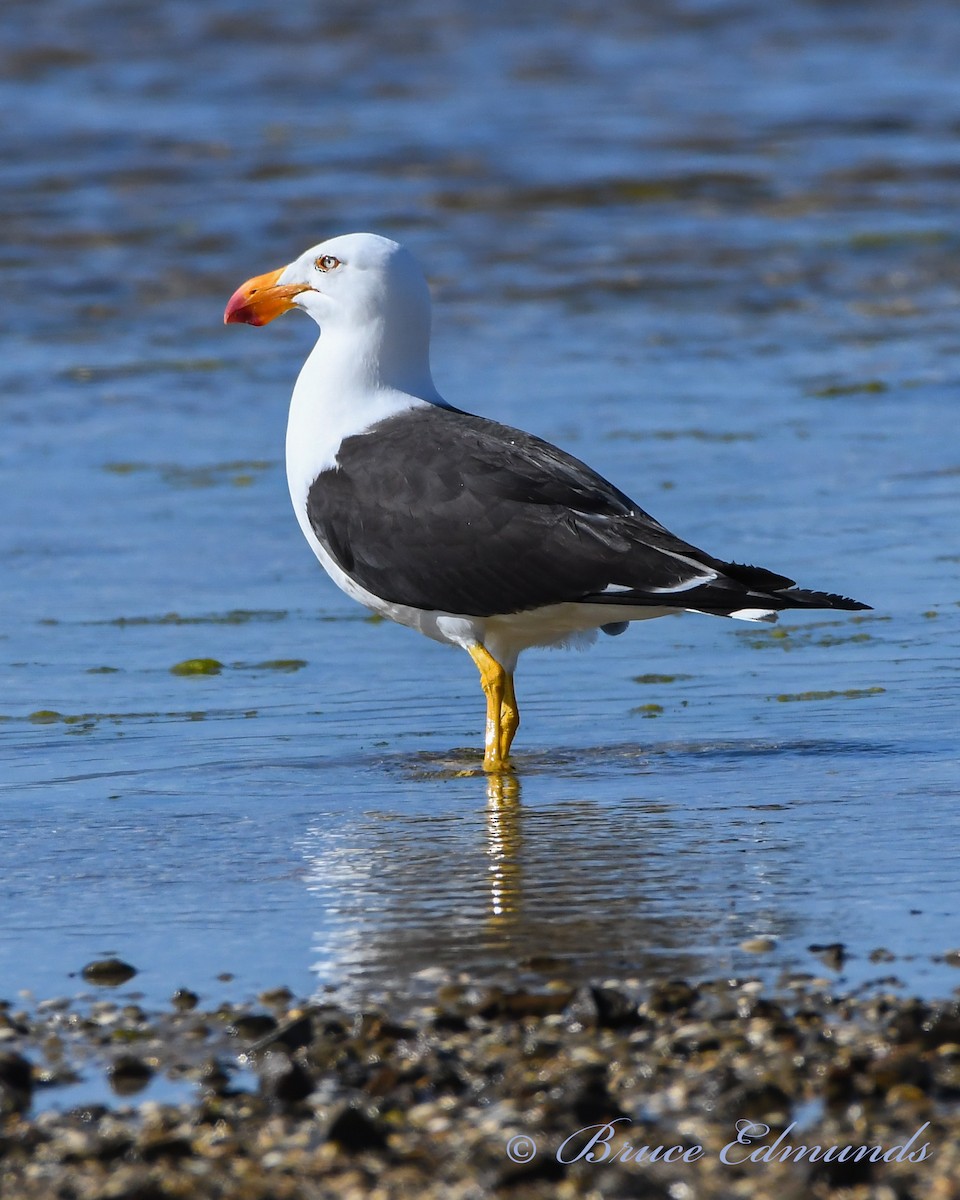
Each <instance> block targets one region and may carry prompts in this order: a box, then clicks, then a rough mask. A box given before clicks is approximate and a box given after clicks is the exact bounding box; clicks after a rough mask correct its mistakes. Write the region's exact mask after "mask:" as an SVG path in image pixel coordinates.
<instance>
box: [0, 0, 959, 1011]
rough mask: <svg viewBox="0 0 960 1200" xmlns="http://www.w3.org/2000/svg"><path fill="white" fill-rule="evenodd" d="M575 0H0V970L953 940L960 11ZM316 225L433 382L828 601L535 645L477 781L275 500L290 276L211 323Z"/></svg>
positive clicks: (3, 976) (921, 963) (441, 695)
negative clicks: (282, 315) (343, 244)
mask: <svg viewBox="0 0 960 1200" xmlns="http://www.w3.org/2000/svg"><path fill="white" fill-rule="evenodd" d="M623 7H624V11H613V12H604V13H602V14H599V13H598V12H596V11H594V10H593V9H591V8H589V7H585V6H582V5H579V4H577V3H574V2H573V0H570V2H569V3H565V4H561V5H551V6H549V8H548V7H547V6H540V5H537V4H534V5H527V6H525V7H524V9H523V11H522V12H518V11H516V6H512V7H511V6H506V5H503V6H501V5H488V6H484V11H483V13H479V14H478V13H475V12H473V11H472V10H471V9H470V8H469V7H468V6H466V5H464V6H461V5H458V4H454V3H450V4H440V3H438V2H432V3H431V2H427V0H424V2H422V3H414V4H411V5H409V6H407V8H406V9H405V11H408V17H407V19H406V20H405V22H404V23H403V25H402V26H401V25H400V24H399V23H398V22H397V21H396V19H395V10H394V9H392V8H388V7H382V8H378V7H377V6H364V8H363V12H362V14H361V13H360V12H359V10H355V9H354V8H352V7H348V6H342V7H334V6H320V5H303V6H285V7H284V8H282V9H278V10H276V11H275V12H274V11H264V9H263V6H262V5H254V4H252V3H248V2H246V0H231V3H229V4H228V3H226V2H225V0H213V2H212V3H208V4H206V5H204V6H202V8H198V7H196V6H189V5H186V4H180V3H173V2H172V0H166V2H163V3H158V4H155V5H153V6H151V7H150V10H149V11H146V10H144V9H142V8H141V7H140V6H120V5H115V4H113V3H109V2H108V0H57V2H53V0H50V2H48V3H40V4H37V3H31V4H26V3H11V4H9V5H8V6H7V8H6V9H5V15H4V23H5V25H6V33H5V37H4V49H3V51H2V52H0V53H2V58H3V66H4V70H3V73H2V79H0V111H3V112H4V113H6V117H5V119H4V121H3V123H2V124H0V183H2V188H0V270H2V272H3V283H4V291H5V294H6V295H7V297H8V298H9V300H10V301H11V303H9V305H8V309H7V316H6V320H5V322H4V352H3V356H2V361H0V384H2V391H0V411H2V418H3V428H4V436H3V438H2V439H0V485H2V488H3V501H2V502H3V513H4V515H5V520H4V521H3V522H2V526H0V596H2V605H3V610H2V612H3V619H2V625H0V669H2V680H3V691H2V701H0V799H2V804H3V826H4V836H3V838H2V839H0V880H2V884H0V889H2V890H0V894H2V897H3V900H2V909H0V913H2V921H0V996H2V995H7V996H12V995H13V994H14V993H15V992H16V991H17V990H18V989H20V988H32V989H34V990H35V991H36V992H37V993H38V994H43V995H46V994H58V993H63V992H67V991H73V990H76V989H77V988H78V987H79V986H81V985H80V984H79V982H78V980H77V979H76V978H74V977H71V973H75V972H77V971H78V970H79V968H80V967H81V966H82V965H83V964H84V963H85V962H86V961H88V960H89V959H91V958H94V957H96V956H98V955H101V954H103V953H104V952H107V951H113V952H116V953H118V954H120V955H121V956H122V957H124V958H126V959H128V960H130V961H131V962H133V963H134V964H135V965H136V966H137V967H138V968H139V969H140V974H139V975H138V976H137V979H136V980H135V984H136V987H137V989H138V990H140V991H141V992H143V993H144V994H145V995H146V996H147V997H148V998H150V999H151V1000H154V1001H161V1000H163V999H165V998H166V997H167V996H168V995H169V993H170V991H171V990H172V988H173V987H174V986H177V985H188V986H191V987H194V988H196V989H197V990H198V991H200V992H201V993H202V994H203V995H204V997H205V998H208V999H210V998H216V997H217V996H218V995H220V994H221V993H225V992H226V991H228V990H229V991H231V992H232V993H233V994H236V993H237V991H238V990H239V992H240V993H241V994H253V993H255V992H256V990H257V989H258V988H260V987H262V986H266V985H268V984H276V983H278V982H280V981H284V982H286V983H287V984H288V985H289V986H290V987H291V988H293V989H294V990H295V991H298V992H308V991H311V990H315V989H317V988H320V987H322V986H324V985H328V984H329V985H333V986H336V987H338V988H340V989H342V990H344V991H346V992H347V993H348V994H359V993H363V992H369V991H397V992H401V993H402V992H404V991H407V990H409V989H411V988H415V987H416V986H418V984H417V980H416V978H415V976H416V975H417V973H418V972H421V971H424V970H427V971H429V969H431V968H436V967H438V966H439V967H446V968H453V969H456V968H461V967H462V968H464V969H471V970H473V971H475V972H478V973H480V974H486V975H490V976H496V975H498V974H499V973H501V972H503V971H505V970H511V969H520V970H529V971H531V972H536V973H537V974H538V975H544V974H546V975H557V976H563V977H568V978H584V977H596V976H602V975H604V974H606V973H610V972H614V971H616V972H626V973H628V974H633V975H635V976H637V977H638V978H654V977H658V976H661V975H663V976H675V975H686V976H690V977H694V976H710V975H716V974H718V973H721V974H726V973H736V974H745V973H755V972H759V973H761V974H767V975H773V974H776V973H778V972H780V971H781V970H799V971H814V972H818V973H823V972H825V971H826V970H827V969H826V968H825V967H824V966H823V964H822V963H821V962H820V960H819V959H818V958H817V957H816V956H815V955H814V954H813V953H811V952H810V951H809V949H808V947H809V946H810V945H811V944H825V943H831V942H843V943H844V944H845V945H846V946H847V948H848V951H849V954H850V958H849V960H848V962H847V963H846V965H845V966H844V967H843V970H842V974H841V976H840V978H841V979H842V980H843V981H844V982H847V983H849V984H851V985H858V984H861V983H864V982H866V981H869V980H872V979H876V978H879V977H883V976H895V977H896V978H897V979H899V980H901V981H902V982H903V984H904V985H905V986H907V987H909V988H911V989H913V990H916V991H919V992H922V993H926V994H936V995H943V994H946V993H947V992H948V991H950V990H951V989H952V988H954V987H956V985H957V984H958V983H960V977H958V975H957V972H956V969H955V968H951V967H950V966H948V965H946V964H944V963H943V962H938V961H936V958H937V956H939V955H941V954H942V953H943V952H944V951H946V950H949V949H951V948H954V947H955V946H956V944H957V943H958V940H960V939H958V933H957V885H956V881H957V878H958V876H960V854H958V849H957V847H958V837H957V835H958V832H960V828H958V827H960V821H958V816H957V812H958V808H957V800H958V797H960V777H958V770H957V740H958V739H957V733H956V726H957V717H956V708H957V689H958V682H960V659H958V655H957V650H958V647H960V607H958V605H960V546H958V542H957V528H958V497H960V446H958V440H957V437H956V389H957V380H958V373H957V367H956V361H957V351H958V348H960V337H958V332H957V329H958V318H960V268H958V266H957V263H958V261H960V260H958V253H957V252H958V248H960V245H958V243H960V238H958V234H957V226H956V188H957V181H958V179H960V86H958V84H957V79H956V63H957V61H958V60H960V26H958V24H957V22H956V20H955V12H954V10H953V9H952V7H951V6H949V5H946V4H936V3H920V4H918V5H912V6H909V10H907V9H906V8H904V7H903V6H895V5H893V4H890V5H884V4H879V5H873V6H869V9H868V8H866V7H863V6H860V5H855V4H850V5H846V4H840V5H837V4H830V5H826V4H815V3H802V2H800V0H791V2H788V3H784V4H779V5H776V6H773V5H764V4H761V3H759V2H756V3H741V4H736V5H734V4H726V3H699V4H695V3H687V4H682V5H670V6H668V5H663V6H660V5H645V6H642V7H639V6H638V7H637V9H636V10H629V9H628V8H627V6H623ZM353 228H368V229H374V230H377V231H380V232H383V233H386V234H388V235H391V236H395V237H398V238H400V239H401V240H404V241H406V242H408V243H409V244H410V246H411V247H412V248H413V250H414V251H415V252H416V253H417V254H418V256H419V257H420V258H421V259H422V261H423V262H424V264H425V266H426V268H427V270H428V272H429V274H430V277H431V283H432V286H433V290H434V295H435V299H436V317H435V355H434V358H435V362H434V366H435V376H436V378H437V381H438V383H439V385H440V387H441V390H442V391H443V392H444V393H445V394H446V395H447V396H448V397H449V398H450V399H451V400H453V401H454V402H455V403H458V404H460V405H462V406H463V407H466V408H470V409H473V410H475V411H480V412H484V413H486V414H488V415H491V416H494V417H497V418H499V419H501V420H507V421H509V422H512V423H515V424H518V425H521V426H524V427H527V428H530V429H533V430H535V431H536V432H538V433H540V434H541V435H544V436H546V437H548V438H551V439H553V440H556V441H558V442H560V443H561V444H563V445H565V446H567V447H568V448H570V449H571V450H572V451H573V452H574V453H576V454H578V455H579V456H580V457H583V458H585V459H587V460H588V461H591V462H592V463H594V464H595V465H596V466H597V467H598V468H599V469H601V470H602V471H603V473H604V474H606V475H608V476H609V477H611V478H613V479H614V480H616V482H617V483H618V484H620V485H621V486H622V487H624V488H625V489H626V490H627V491H629V492H631V493H632V494H633V495H635V496H636V498H637V499H638V500H639V501H640V502H641V503H642V504H643V505H644V507H646V508H648V509H649V510H651V511H652V512H653V513H654V514H655V515H656V516H658V517H659V518H660V519H661V520H663V521H664V522H665V523H667V524H668V525H669V526H670V527H671V528H673V529H675V530H676V531H677V532H678V533H681V534H682V535H684V536H685V537H687V538H689V539H690V540H692V541H694V542H695V543H698V544H701V545H703V546H705V547H706V548H708V549H710V550H711V551H713V552H714V553H717V554H718V555H721V556H728V557H731V558H736V559H739V560H742V561H750V562H758V563H762V564H763V565H765V566H769V567H770V568H772V569H774V570H778V571H784V572H789V573H791V574H792V575H795V576H796V577H797V578H798V579H799V580H800V581H801V582H802V583H803V584H804V585H806V586H812V587H822V588H826V589H829V590H836V591H841V592H845V593H847V594H851V595H854V596H856V597H858V598H860V599H863V600H865V601H868V602H869V603H871V604H873V605H874V606H875V611H874V612H872V613H867V614H864V615H862V616H845V615H843V614H831V613H823V614H811V615H809V616H807V617H803V618H800V617H790V618H789V619H787V620H786V621H785V622H784V623H783V624H782V625H781V626H780V627H777V628H770V627H764V626H752V625H743V624H739V623H734V622H722V621H719V620H711V619H707V618H697V617H693V616H687V617H684V618H682V619H671V620H664V621H657V622H650V623H647V624H645V625H642V626H638V627H636V628H634V629H632V630H631V631H630V632H629V633H628V634H626V635H625V636H624V637H622V638H617V639H602V640H601V642H600V643H599V644H598V645H597V646H596V647H595V648H594V649H593V650H591V651H590V652H589V653H587V654H583V655H578V654H559V653H549V652H543V653H536V652H531V653H530V654H528V655H527V656H526V657H525V659H524V662H523V664H522V666H521V674H520V677H519V681H518V683H519V691H520V699H521V704H522V708H523V716H524V725H523V729H522V730H521V733H520V735H519V738H518V742H517V749H518V756H517V762H518V773H517V779H516V783H515V785H512V784H507V785H506V786H505V787H503V788H500V789H499V790H498V789H497V787H496V785H494V784H491V783H490V782H489V781H487V780H486V779H485V778H484V777H483V776H482V775H481V774H480V773H479V771H478V766H479V745H480V740H481V733H482V729H481V726H482V697H481V695H480V691H479V687H478V686H477V683H476V679H475V676H474V671H473V667H472V665H471V664H470V663H469V661H468V660H467V658H466V656H464V655H458V654H456V653H454V652H452V651H450V650H446V649H444V648H443V647H439V646H436V645H433V644H432V643H428V642H427V641H425V640H424V639H420V638H417V637H416V636H415V635H413V634H411V633H409V632H408V631H405V630H399V629H396V628H394V627H392V626H388V625H386V624H378V623H374V622H371V621H370V620H369V619H367V618H366V616H365V614H364V613H363V612H362V610H359V609H357V608H355V607H354V606H353V605H352V604H351V602H350V601H348V600H347V599H346V598H345V597H343V596H341V595H340V594H339V593H338V592H337V591H336V590H335V589H334V587H333V585H332V584H330V583H329V582H328V581H327V579H326V578H325V576H323V574H322V572H321V571H320V569H319V567H317V565H316V564H315V563H314V562H313V561H312V558H311V555H310V552H309V550H308V549H307V547H306V546H305V544H303V542H302V539H301V537H300V534H299V532H298V530H297V527H296V523H295V521H294V519H293V517H292V514H291V513H290V511H289V503H288V500H287V497H286V491H285V482H284V477H283V469H282V464H281V455H282V441H283V425H284V418H285V405H286V400H287V397H288V395H289V392H290V389H291V387H292V383H293V380H294V378H295V375H296V372H297V370H298V368H299V364H300V361H301V360H302V358H303V357H304V356H305V354H306V353H307V350H308V349H309V345H310V341H311V332H312V328H313V327H312V326H311V325H309V323H308V322H306V321H303V320H302V319H297V318H295V317H290V318H289V319H288V320H287V321H284V322H278V323H277V324H275V325H272V326H271V327H270V328H269V330H251V329H246V328H239V329H238V328H229V329H224V327H223V326H222V325H221V323H220V322H221V313H222V308H223V304H224V303H225V301H226V299H227V297H228V296H229V295H230V293H231V292H232V291H233V289H234V287H235V286H236V285H237V284H238V283H239V282H241V281H242V280H243V279H245V278H247V277H248V276H249V275H252V274H255V273H259V272H261V271H264V270H267V269H269V268H271V267H274V266H278V265H280V264H281V263H283V262H284V261H287V260H288V259H289V258H291V257H293V256H294V255H295V254H297V253H299V252H300V250H302V249H303V247H304V246H305V245H307V244H309V243H311V242H313V241H317V240H319V239H321V238H322V237H324V236H327V235H331V234H333V233H337V232H343V231H346V230H349V229H353ZM784 633H785V636H784V635H783V634H784ZM203 657H207V658H213V659H216V660H218V661H219V662H221V663H222V664H223V668H222V670H220V671H219V673H217V674H209V675H206V674H204V675H196V676H189V675H188V676H183V675H177V674H173V673H171V668H172V667H173V666H175V665H176V664H178V663H180V662H183V661H184V660H187V659H192V658H203ZM758 936H770V937H772V938H774V939H776V948H775V949H774V950H772V951H771V952H769V953H767V954H765V955H762V956H757V955H753V954H750V953H747V952H746V951H744V950H742V949H741V948H740V945H741V943H742V942H743V941H744V940H746V939H749V938H755V937H758ZM879 947H884V948H886V949H887V950H889V951H890V952H891V953H892V954H893V955H894V956H895V958H894V960H893V961H892V962H890V961H871V960H870V957H869V955H870V953H871V951H873V950H875V949H877V948H879ZM224 972H229V973H232V974H233V976H234V980H233V981H232V982H228V981H225V980H220V979H218V975H220V974H221V973H224ZM827 973H828V974H829V972H827ZM426 979H427V981H429V975H428V976H427V977H426Z"/></svg>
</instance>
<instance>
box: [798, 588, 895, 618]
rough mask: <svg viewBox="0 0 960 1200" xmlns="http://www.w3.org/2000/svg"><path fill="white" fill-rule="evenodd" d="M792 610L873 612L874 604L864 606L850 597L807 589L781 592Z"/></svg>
mask: <svg viewBox="0 0 960 1200" xmlns="http://www.w3.org/2000/svg"><path fill="white" fill-rule="evenodd" d="M780 595H781V596H782V597H783V599H784V600H787V601H788V602H789V607H790V608H835V609H839V610H840V611H842V612H872V611H873V605H872V604H864V603H863V602H862V601H861V600H851V599H850V597H849V596H838V595H836V593H834V592H811V591H807V590H806V589H805V588H794V589H792V590H791V591H789V592H781V593H780Z"/></svg>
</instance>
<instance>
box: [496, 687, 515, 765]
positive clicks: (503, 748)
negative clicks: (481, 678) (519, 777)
mask: <svg viewBox="0 0 960 1200" xmlns="http://www.w3.org/2000/svg"><path fill="white" fill-rule="evenodd" d="M504 676H505V678H504V681H503V700H502V701H501V702H500V757H501V758H502V759H503V760H504V761H506V760H507V759H508V758H509V757H510V747H511V746H512V745H513V739H514V737H515V736H516V732H517V730H518V729H519V728H520V708H519V706H518V705H517V694H516V692H515V691H514V690H513V676H512V675H511V674H510V673H509V672H508V671H504Z"/></svg>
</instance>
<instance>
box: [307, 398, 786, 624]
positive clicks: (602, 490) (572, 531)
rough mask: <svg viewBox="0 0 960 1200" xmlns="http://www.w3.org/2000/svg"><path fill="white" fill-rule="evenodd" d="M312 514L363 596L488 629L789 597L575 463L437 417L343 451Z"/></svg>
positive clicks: (410, 419) (377, 432) (385, 428)
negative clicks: (544, 616)
mask: <svg viewBox="0 0 960 1200" xmlns="http://www.w3.org/2000/svg"><path fill="white" fill-rule="evenodd" d="M308 514H309V518H310V522H311V525H312V527H313V529H314V532H315V533H316V535H317V537H318V538H319V540H320V541H321V543H323V545H324V546H325V547H326V548H327V549H328V551H329V552H330V553H331V554H332V555H333V557H334V558H335V559H336V560H337V562H338V563H339V564H340V566H341V567H342V568H343V569H344V570H345V571H346V572H347V573H348V574H349V575H350V576H352V577H353V578H354V579H355V580H356V581H357V582H358V583H360V584H361V585H362V586H363V587H364V588H366V589H367V590H368V591H369V592H371V593H373V594H374V595H375V596H378V597H380V598H381V599H385V600H389V601H391V602H394V603H399V604H406V605H410V606H412V607H416V608H423V609H431V610H442V611H445V612H454V613H464V614H468V615H474V616H492V615H501V614H506V613H513V612H519V611H523V610H528V609H534V608H540V607H542V606H544V605H549V604H557V603H562V602H565V601H579V600H589V601H590V602H595V603H596V602H600V603H604V602H609V603H611V604H615V605H618V606H619V605H622V604H623V603H632V604H641V605H642V604H668V605H681V606H684V607H685V606H686V603H687V601H688V600H689V601H692V600H693V593H694V592H695V591H697V590H698V589H700V588H702V587H704V586H710V587H711V590H715V589H716V587H717V586H718V584H719V586H720V587H721V588H722V589H723V590H724V592H726V593H729V590H730V588H731V586H732V588H733V590H735V591H736V592H737V593H738V595H742V594H743V593H744V592H746V591H747V590H748V589H749V588H750V587H751V586H757V584H758V583H761V582H763V583H765V584H766V586H768V587H787V586H789V585H790V583H791V581H790V580H789V579H786V578H785V577H783V576H778V575H774V574H773V573H772V572H765V571H758V570H755V569H754V568H735V570H739V571H742V572H743V573H744V575H745V578H744V579H743V580H742V582H741V581H738V580H736V577H735V576H734V577H732V578H728V577H727V576H726V575H725V574H724V572H723V568H724V566H725V564H723V563H721V562H719V561H718V560H716V559H713V558H711V557H710V556H709V555H706V554H704V553H703V552H702V551H699V550H697V549H696V548H695V547H694V546H691V545H690V544H689V543H687V542H684V541H682V540H681V539H680V538H677V537H675V536H674V535H673V534H671V533H670V532H669V531H668V530H666V529H665V528H664V527H663V526H662V525H661V524H660V523H659V522H657V521H655V520H654V519H653V518H652V517H650V516H649V515H648V514H647V513H645V512H644V511H643V510H642V509H640V508H639V507H638V506H636V505H635V504H633V503H632V501H631V500H630V499H629V497H627V496H626V495H625V494H624V493H623V492H621V491H619V490H618V489H617V488H615V487H614V486H613V485H612V484H610V483H608V482H607V481H606V480H605V479H603V478H602V477H601V476H599V475H598V474H597V473H596V472H594V471H592V470H591V469H590V468H589V467H588V466H586V465H585V464H584V463H582V462H580V461H579V460H578V459H576V458H574V457H573V456H572V455H569V454H566V453H564V452H563V451H561V450H559V449H557V448H556V447H555V446H551V445H550V444H549V443H547V442H544V441H541V440H540V439H539V438H535V437H532V436H531V435H530V434H526V433H522V432H521V431H520V430H515V429H511V428H509V427H507V426H503V425H499V424H497V423H496V422H493V421H488V420H485V419H484V418H482V417H475V416H471V415H468V414H465V413H460V412H457V411H456V410H449V409H442V408H438V407H435V406H431V407H430V408H423V409H417V410H414V411H413V412H407V413H404V414H402V415H400V416H397V417H391V418H389V419H388V420H386V421H383V422H381V423H379V424H378V425H375V426H373V427H371V429H370V430H368V431H367V432H366V433H363V434H360V435H356V436H354V437H351V438H348V439H346V440H345V441H344V442H343V444H342V445H341V447H340V452H339V454H338V457H337V467H336V468H335V469H331V470H328V471H325V472H323V473H322V474H321V475H319V476H318V478H317V479H316V480H315V481H314V483H313V485H312V487H311V489H310V493H309V497H308ZM727 598H729V595H728V596H727ZM691 606H694V605H693V604H691ZM734 607H736V605H734Z"/></svg>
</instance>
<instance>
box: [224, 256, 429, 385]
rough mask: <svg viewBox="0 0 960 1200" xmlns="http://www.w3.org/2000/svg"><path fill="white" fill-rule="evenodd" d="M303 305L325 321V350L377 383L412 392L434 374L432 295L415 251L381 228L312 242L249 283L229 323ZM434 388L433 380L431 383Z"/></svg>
mask: <svg viewBox="0 0 960 1200" xmlns="http://www.w3.org/2000/svg"><path fill="white" fill-rule="evenodd" d="M291 308H302V309H303V310H304V312H306V313H308V314H309V315H310V316H311V317H312V318H313V319H314V321H316V323H317V324H318V325H319V326H320V331H321V339H320V344H319V345H318V352H320V354H321V358H322V360H323V361H329V363H330V366H331V367H333V366H334V365H336V368H337V370H338V372H341V371H343V370H344V369H345V368H346V367H347V365H348V363H351V362H352V364H353V370H352V371H351V372H350V373H351V374H353V373H356V372H360V373H362V374H363V375H364V376H365V377H366V378H368V379H369V381H370V383H372V384H382V385H388V386H391V387H396V388H400V389H402V390H407V389H408V388H412V387H413V386H415V385H416V386H417V387H419V388H421V389H422V388H423V381H424V379H426V380H429V378H430V366H429V355H430V292H429V289H428V288H427V282H426V280H425V279H424V277H423V272H422V271H421V270H420V267H419V266H418V265H417V262H416V260H415V259H414V257H413V255H412V254H410V252H409V251H408V250H405V249H404V247H403V246H401V245H399V244H398V243H397V242H392V241H390V239H389V238H385V237H380V236H379V235H377V234H375V233H348V234H344V235H342V236H341V237H335V238H330V239H329V241H326V242H321V243H320V244H319V245H316V246H311V248H310V249H309V250H305V251H304V252H303V254H301V255H300V257H299V258H297V259H295V260H294V261H293V262H292V263H290V264H289V266H286V267H282V268H281V269H280V270H279V271H271V272H269V273H268V274H266V275H258V276H256V277H255V278H253V279H249V280H247V282H246V283H245V284H243V285H242V286H241V287H240V288H238V289H237V291H236V292H235V293H234V294H233V296H232V297H231V298H230V302H229V304H228V305H227V309H226V312H225V313H224V318H223V319H224V322H225V323H226V324H234V323H243V324H247V325H266V324H267V323H268V322H269V321H272V320H273V319H274V318H275V317H278V316H280V314H281V313H284V312H287V311H288V310H289V309H291ZM431 387H432V384H431Z"/></svg>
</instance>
